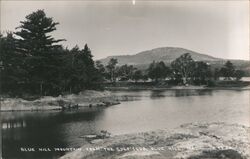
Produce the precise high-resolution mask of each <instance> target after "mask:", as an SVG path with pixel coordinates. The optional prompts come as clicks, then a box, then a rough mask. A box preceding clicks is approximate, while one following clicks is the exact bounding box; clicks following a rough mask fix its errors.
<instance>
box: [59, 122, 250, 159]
mask: <svg viewBox="0 0 250 159" xmlns="http://www.w3.org/2000/svg"><path fill="white" fill-rule="evenodd" d="M249 134H250V128H249V127H245V126H241V125H236V124H225V123H210V124H186V125H182V126H180V127H179V128H176V129H174V130H157V131H151V132H143V133H137V134H128V135H119V136H113V137H111V138H108V139H103V140H100V139H98V140H96V141H93V142H92V143H90V144H87V145H84V146H82V147H81V148H80V149H79V150H76V151H73V152H70V153H68V154H66V155H65V156H62V157H61V159H84V158H88V159H96V158H105V159H111V158H119V159H152V158H155V159H177V158H178V159H179V158H182V159H201V158H203V159H205V158H206V159H208V158H211V159H212V158H217V159H222V158H227V159H248V158H250V151H249V150H250V140H249Z"/></svg>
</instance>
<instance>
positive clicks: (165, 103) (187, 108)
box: [1, 90, 250, 159]
mask: <svg viewBox="0 0 250 159" xmlns="http://www.w3.org/2000/svg"><path fill="white" fill-rule="evenodd" d="M115 93H116V94H117V95H126V96H136V97H138V98H139V99H140V100H137V101H129V102H122V103H121V104H120V105H116V106H111V107H108V108H98V109H97V108H87V109H83V110H80V111H79V110H78V111H67V112H58V111H54V112H8V113H6V112H4V113H1V121H2V129H1V130H2V139H3V149H2V150H3V157H4V158H32V159H34V158H57V157H59V156H61V155H63V154H64V152H55V151H54V150H53V148H57V147H59V148H64V147H73V148H77V147H80V146H81V145H83V144H85V143H86V141H84V139H82V138H79V137H80V136H82V135H86V134H93V133H97V132H100V131H101V130H107V131H108V132H111V133H112V134H125V133H134V132H141V131H147V130H156V129H163V128H168V129H171V128H174V127H178V126H179V125H181V124H184V123H190V122H227V123H238V124H242V125H246V126H250V118H249V117H250V106H249V94H250V91H249V90H245V91H235V90H213V91H212V90H168V91H116V92H115ZM21 147H22V148H27V147H33V148H36V149H38V148H50V150H51V152H39V151H36V152H21V150H20V148H21Z"/></svg>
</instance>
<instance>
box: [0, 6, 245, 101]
mask: <svg viewBox="0 0 250 159" xmlns="http://www.w3.org/2000/svg"><path fill="white" fill-rule="evenodd" d="M58 24H59V23H58V22H54V21H53V19H52V18H51V17H47V16H46V14H45V12H44V11H43V10H37V11H35V12H33V13H31V14H29V15H27V16H26V17H25V20H24V21H21V22H20V26H18V27H17V28H16V30H15V32H7V34H6V35H5V36H4V35H3V34H0V50H1V54H0V66H1V67H0V73H1V82H0V84H1V93H4V94H9V95H12V96H22V95H23V94H36V95H41V96H44V95H59V94H61V93H64V92H67V93H77V92H80V91H81V90H84V89H95V88H97V87H100V84H102V83H104V82H105V81H106V82H107V81H108V82H111V83H115V82H116V81H117V80H119V81H129V80H132V81H134V82H138V81H140V80H142V81H144V82H146V81H147V80H148V79H152V80H153V81H154V82H156V83H157V82H159V81H164V80H166V79H168V81H169V82H170V83H172V84H175V85H176V84H207V83H208V82H209V81H211V79H212V78H214V79H215V80H216V79H218V77H220V76H223V77H225V78H227V79H231V78H235V79H237V80H239V79H240V78H241V77H242V76H243V75H244V74H243V72H242V71H241V70H236V69H235V67H234V66H233V64H232V63H231V62H230V61H228V62H226V64H225V66H224V67H223V68H221V69H214V70H212V69H211V67H210V65H209V64H207V63H205V62H202V61H194V60H193V59H192V57H191V56H190V54H188V53H186V54H183V55H181V56H180V57H179V58H177V59H176V60H174V61H173V62H172V63H171V65H170V66H166V65H165V63H164V62H162V61H160V62H155V61H153V62H152V63H151V64H150V65H149V67H148V68H147V69H146V70H139V69H137V68H135V67H134V66H132V65H122V66H119V63H118V61H117V59H110V61H109V62H108V64H107V65H106V66H104V65H103V64H102V63H101V62H100V61H96V62H94V60H93V55H92V53H91V50H90V48H89V47H88V45H87V44H85V46H84V48H79V47H78V46H77V45H76V46H75V47H73V48H72V49H68V48H65V47H63V46H62V45H61V44H60V42H62V41H65V39H54V38H53V37H52V35H51V33H52V32H53V31H55V30H56V26H57V25H58Z"/></svg>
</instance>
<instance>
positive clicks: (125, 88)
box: [105, 85, 250, 90]
mask: <svg viewBox="0 0 250 159" xmlns="http://www.w3.org/2000/svg"><path fill="white" fill-rule="evenodd" d="M105 89H106V90H250V85H249V86H244V87H207V86H193V85H190V86H173V87H138V86H135V87H134V86H131V87H130V86H127V87H119V86H114V87H105Z"/></svg>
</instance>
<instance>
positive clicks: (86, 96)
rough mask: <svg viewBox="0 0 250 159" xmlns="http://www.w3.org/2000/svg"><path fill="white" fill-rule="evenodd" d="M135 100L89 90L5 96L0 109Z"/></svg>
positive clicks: (57, 107)
mask: <svg viewBox="0 0 250 159" xmlns="http://www.w3.org/2000/svg"><path fill="white" fill-rule="evenodd" d="M128 100H134V99H133V98H132V97H128V96H116V95H114V94H112V93H111V92H109V91H94V90H87V91H84V92H81V93H79V94H77V95H76V94H71V95H65V96H61V95H60V96H58V97H51V96H45V97H42V98H40V99H36V100H31V101H30V100H24V99H22V98H3V99H2V101H1V107H0V111H44V110H65V109H80V108H81V107H102V106H111V105H116V104H119V103H120V101H128Z"/></svg>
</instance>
